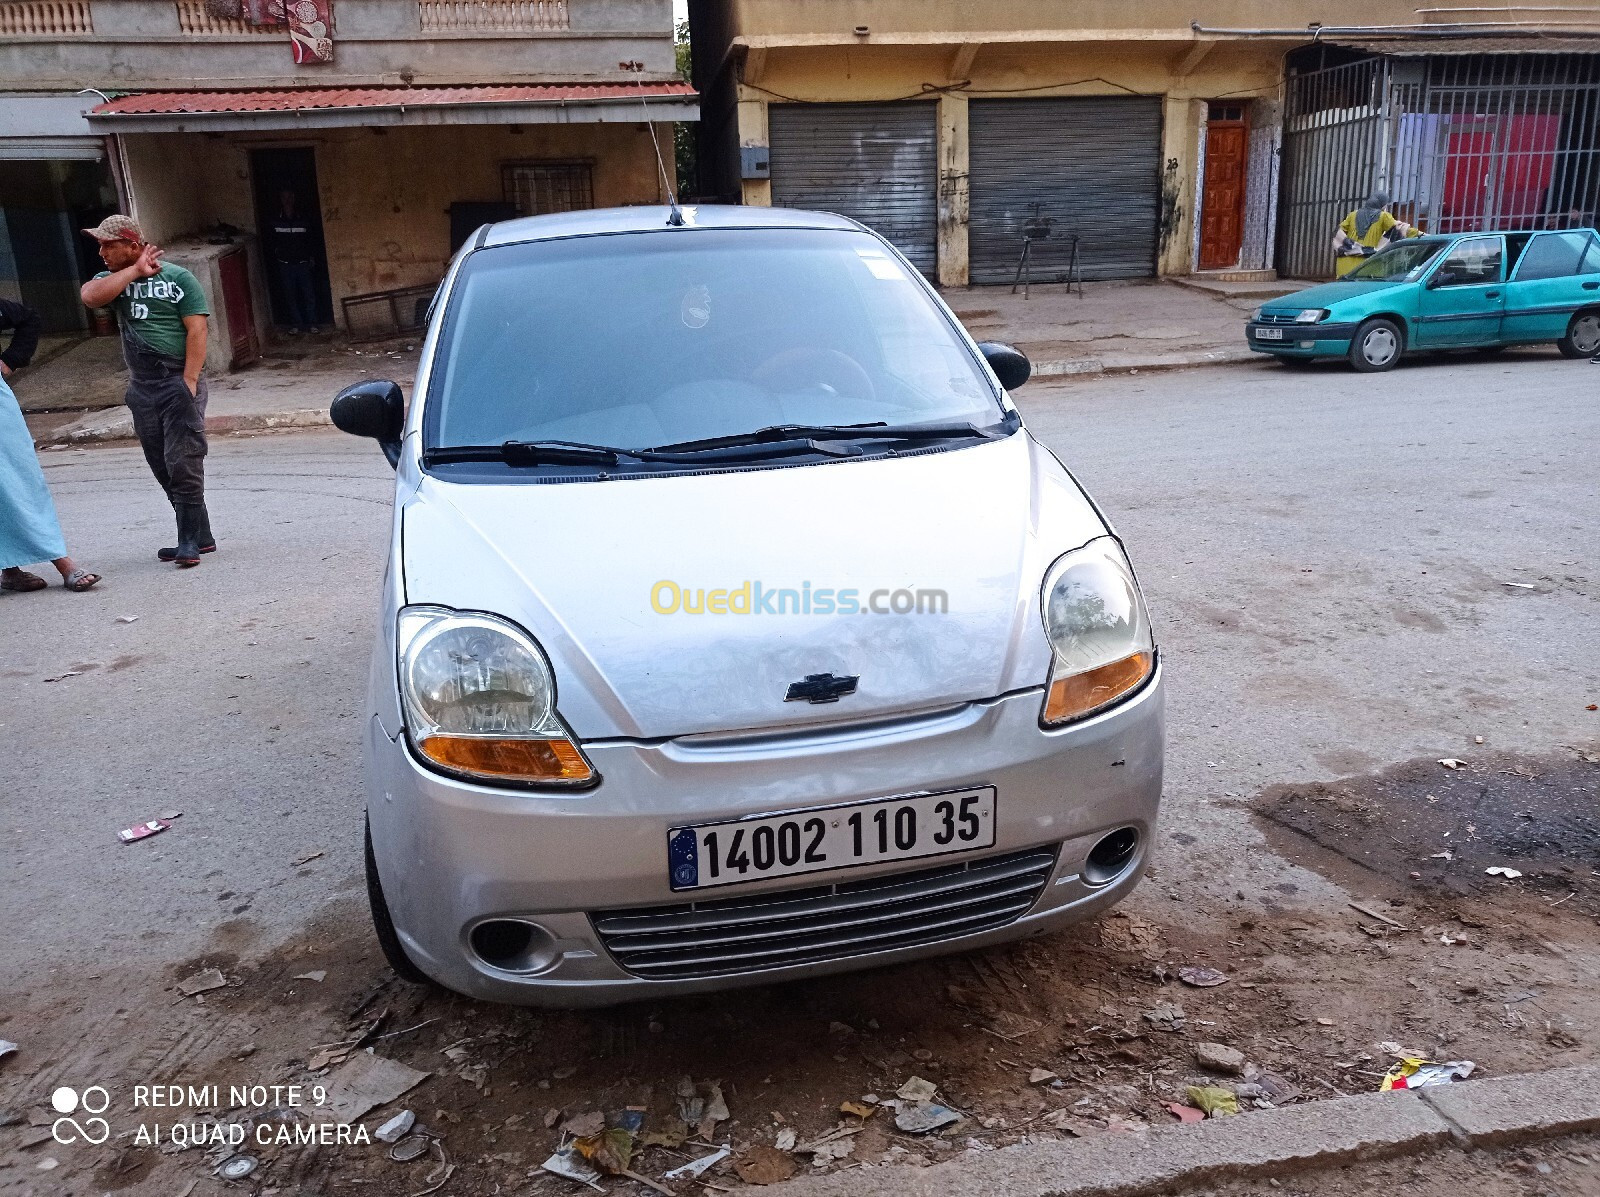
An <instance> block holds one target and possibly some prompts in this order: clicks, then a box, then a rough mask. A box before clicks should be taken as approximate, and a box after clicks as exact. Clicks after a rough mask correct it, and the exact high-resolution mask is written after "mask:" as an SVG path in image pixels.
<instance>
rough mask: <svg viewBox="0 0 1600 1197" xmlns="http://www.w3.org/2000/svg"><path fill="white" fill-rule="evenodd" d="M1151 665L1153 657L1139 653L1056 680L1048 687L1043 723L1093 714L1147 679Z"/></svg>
mask: <svg viewBox="0 0 1600 1197" xmlns="http://www.w3.org/2000/svg"><path fill="white" fill-rule="evenodd" d="M1154 663H1155V655H1154V654H1153V653H1146V652H1138V653H1134V654H1133V655H1132V656H1128V657H1123V658H1122V660H1120V661H1113V662H1111V664H1109V665H1101V666H1100V667H1099V668H1097V669H1091V670H1089V671H1088V672H1086V673H1075V674H1073V675H1072V676H1071V677H1064V678H1058V679H1057V680H1056V681H1053V682H1051V683H1050V695H1049V697H1048V698H1046V699H1045V704H1044V721H1045V722H1046V723H1065V722H1066V721H1067V720H1069V719H1080V718H1082V717H1083V716H1084V715H1089V714H1093V713H1094V712H1095V711H1098V710H1099V709H1100V708H1101V707H1103V706H1106V705H1108V704H1110V703H1113V702H1115V701H1116V700H1117V699H1119V698H1121V697H1122V696H1123V695H1124V694H1126V693H1128V691H1130V690H1132V689H1133V688H1134V687H1135V686H1137V685H1138V684H1139V683H1140V682H1142V681H1144V679H1145V678H1147V677H1149V676H1150V669H1151V667H1152V666H1153V665H1154Z"/></svg>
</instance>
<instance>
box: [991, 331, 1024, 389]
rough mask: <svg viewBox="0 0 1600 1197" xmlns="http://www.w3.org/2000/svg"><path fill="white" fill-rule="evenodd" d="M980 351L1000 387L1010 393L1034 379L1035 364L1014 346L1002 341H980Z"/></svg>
mask: <svg viewBox="0 0 1600 1197" xmlns="http://www.w3.org/2000/svg"><path fill="white" fill-rule="evenodd" d="M978 351H979V352H980V353H982V354H983V360H984V361H986V362H988V363H989V369H991V370H993V371H994V376H995V377H996V378H998V379H999V380H1000V385H1001V386H1003V387H1005V389H1006V390H1008V391H1014V390H1016V389H1017V388H1018V387H1020V386H1021V385H1022V384H1023V383H1025V382H1027V381H1028V379H1030V378H1032V377H1033V363H1032V362H1030V361H1029V360H1028V355H1027V354H1026V353H1023V352H1022V350H1020V349H1018V348H1016V347H1015V346H1013V345H1006V344H1004V343H1002V342H1000V341H979V342H978Z"/></svg>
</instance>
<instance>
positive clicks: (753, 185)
mask: <svg viewBox="0 0 1600 1197" xmlns="http://www.w3.org/2000/svg"><path fill="white" fill-rule="evenodd" d="M738 110H739V111H738V121H739V144H740V145H741V146H747V145H766V146H770V145H771V144H772V141H771V137H770V134H769V133H768V131H767V100H766V97H765V96H764V95H763V94H762V93H761V92H758V91H756V90H755V89H754V88H749V87H746V86H745V85H744V84H742V83H741V84H739V99H738ZM738 166H739V164H738V163H737V162H735V163H734V168H735V170H737V169H738ZM740 186H741V189H742V191H743V193H744V202H745V203H747V204H751V205H754V206H755V207H758V208H770V207H772V180H771V179H744V180H742V181H741V184H740Z"/></svg>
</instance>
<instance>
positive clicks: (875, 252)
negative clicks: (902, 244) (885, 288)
mask: <svg viewBox="0 0 1600 1197" xmlns="http://www.w3.org/2000/svg"><path fill="white" fill-rule="evenodd" d="M856 256H857V257H858V258H860V259H861V260H862V261H863V262H864V263H866V267H867V269H868V270H870V271H871V272H872V277H873V278H880V279H883V280H884V281H885V282H889V283H894V282H900V281H902V280H903V279H904V278H905V277H906V276H905V274H904V272H903V271H902V270H901V269H900V267H899V266H897V265H896V264H895V262H894V261H893V259H891V258H890V257H889V255H888V254H886V253H884V252H883V251H882V250H881V249H857V250H856Z"/></svg>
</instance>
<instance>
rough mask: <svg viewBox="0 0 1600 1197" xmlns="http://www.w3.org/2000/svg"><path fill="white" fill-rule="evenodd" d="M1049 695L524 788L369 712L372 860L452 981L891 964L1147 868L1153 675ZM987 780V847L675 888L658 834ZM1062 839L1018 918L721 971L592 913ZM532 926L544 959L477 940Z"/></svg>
mask: <svg viewBox="0 0 1600 1197" xmlns="http://www.w3.org/2000/svg"><path fill="white" fill-rule="evenodd" d="M1041 701H1042V693H1041V691H1040V690H1037V689H1036V690H1030V691H1025V692H1022V693H1018V694H1013V695H1008V696H1006V697H1003V698H999V699H994V700H991V701H988V702H982V703H971V704H967V705H965V706H962V707H960V708H957V709H955V710H952V711H945V712H941V713H937V714H932V715H926V716H920V717H916V718H909V719H904V720H900V721H895V722H890V723H881V724H875V725H863V726H849V727H842V728H835V729H831V730H830V729H821V730H818V729H811V730H809V731H807V732H804V733H797V734H789V735H771V736H761V737H747V738H735V737H725V738H722V739H710V738H698V739H696V738H691V739H686V740H674V741H667V742H665V743H650V742H624V741H609V742H591V743H589V744H586V745H585V750H586V751H587V752H588V753H589V756H590V759H591V760H592V761H593V763H594V765H595V768H596V769H597V770H598V771H599V773H600V775H601V777H602V779H603V780H602V782H601V784H600V785H599V786H598V787H596V788H595V789H592V790H589V791H586V792H583V793H571V792H565V793H551V792H539V793H520V792H509V791H505V790H497V789H491V788H488V787H484V786H477V785H472V784H469V783H464V782H459V781H454V780H451V779H449V778H445V777H441V776H439V775H438V774H435V773H433V772H431V771H429V770H427V769H425V768H424V767H422V766H421V765H419V764H418V763H417V761H416V760H415V758H414V757H413V756H412V754H411V752H410V750H409V748H408V747H407V745H406V742H405V738H404V736H401V737H399V738H398V739H397V740H391V739H390V738H389V737H388V736H387V735H386V734H385V732H384V731H383V729H382V727H381V725H380V723H379V721H378V720H377V719H376V718H373V719H370V720H369V721H368V731H367V763H366V777H367V787H368V810H369V817H370V820H371V829H372V841H373V851H374V856H375V859H376V861H377V865H378V874H379V877H380V878H381V881H382V884H383V889H384V892H385V896H386V897H387V899H388V904H389V909H390V914H391V916H392V918H393V920H394V924H395V928H396V931H397V932H398V934H399V937H400V940H401V942H402V943H403V944H404V946H405V949H406V951H407V953H408V954H409V955H410V957H411V959H412V960H413V961H414V962H415V963H416V964H417V966H418V967H419V968H421V969H422V970H423V971H424V972H426V973H428V974H429V975H430V976H431V977H433V978H434V979H435V980H437V981H439V982H440V983H441V984H444V985H446V986H448V987H449V988H451V989H454V990H456V991H458V992H461V993H465V994H469V995H471V996H473V997H478V998H483V999H487V1000H492V1001H502V1002H513V1003H522V1004H533V1005H548V1006H589V1005H605V1004H611V1003H616V1002H623V1001H630V1000H635V999H640V998H644V997H650V996H656V995H666V994H678V993H695V992H704V991H708V990H715V989H725V988H730V987H733V986H736V985H741V984H744V985H748V984H764V983H769V982H774V981H783V980H789V979H793V978H799V977H812V976H818V975H822V974H825V973H835V972H842V971H846V970H850V969H857V968H863V967H868V966H877V965H881V964H889V963H895V962H900V961H904V960H911V959H917V958H920V957H925V956H930V955H935V954H939V953H943V952H949V951H958V950H966V949H970V948H976V947H982V946H985V945H987V944H992V943H1000V942H1004V941H1006V940H1011V939H1017V938H1021V937H1023V936H1027V935H1034V934H1038V933H1040V932H1042V931H1046V930H1049V929H1051V928H1055V927H1059V926H1062V925H1064V924H1066V923H1069V922H1073V921H1076V920H1078V919H1082V918H1086V917H1089V916H1090V915H1093V914H1094V913H1096V912H1098V911H1100V910H1103V909H1105V908H1106V907H1108V906H1111V905H1113V904H1115V903H1116V902H1118V901H1120V900H1121V899H1122V898H1123V897H1125V896H1126V895H1127V893H1128V892H1129V891H1130V890H1131V889H1132V888H1133V886H1134V885H1135V884H1136V883H1137V881H1138V879H1139V876H1140V875H1141V874H1142V872H1143V870H1144V866H1145V863H1146V859H1147V855H1148V851H1149V845H1150V842H1151V839H1152V833H1153V831H1154V828H1155V822H1156V813H1157V807H1158V805H1159V801H1160V795H1161V775H1162V754H1163V734H1164V733H1163V716H1162V682H1161V675H1160V669H1159V666H1158V669H1157V673H1156V676H1155V677H1153V678H1152V679H1151V680H1150V682H1149V683H1148V684H1147V685H1146V686H1145V687H1144V689H1143V690H1141V691H1140V692H1139V693H1138V694H1137V695H1135V696H1134V697H1133V698H1132V699H1130V700H1128V701H1127V702H1125V703H1123V704H1122V705H1120V706H1118V707H1115V708H1113V709H1112V710H1111V711H1108V712H1106V713H1104V714H1102V715H1099V716H1096V717H1095V718H1092V719H1089V720H1086V721H1085V722H1083V723H1080V724H1075V725H1073V726H1070V727H1067V728H1064V729H1060V730H1054V731H1045V730H1042V729H1041V728H1040V726H1039V722H1038V720H1039V710H1040V705H1041ZM978 785H992V786H994V787H995V788H996V792H997V809H996V819H995V843H994V845H993V846H992V847H989V848H984V849H982V850H976V851H972V852H966V853H956V854H951V855H949V856H939V857H932V858H922V859H917V860H910V861H897V862H885V863H882V864H877V865H867V866H862V867H859V868H852V869H845V870H840V871H838V872H830V873H825V874H817V875H810V876H807V875H800V876H790V877H776V878H770V879H767V880H765V881H760V882H751V883H749V884H743V885H731V886H726V887H722V888H717V889H710V890H705V891H700V892H698V893H697V894H695V895H686V894H683V893H674V892H673V891H672V890H671V889H670V888H669V886H668V882H667V833H668V829H669V828H671V827H675V826H684V825H686V824H693V823H705V822H716V821H720V820H727V819H736V818H740V817H744V816H754V815H765V814H771V813H774V812H783V811H794V810H801V809H806V808H811V807H823V806H833V805H838V804H842V803H848V802H854V801H866V800H869V799H875V798H884V797H889V796H893V795H898V794H910V793H920V792H928V791H936V790H945V789H959V788H965V787H972V786H978ZM1119 827H1132V828H1134V829H1136V830H1137V831H1138V832H1139V847H1138V850H1137V852H1136V853H1135V855H1134V858H1133V860H1132V861H1131V862H1130V863H1129V865H1128V866H1127V868H1126V869H1125V870H1124V871H1123V872H1122V873H1121V874H1120V875H1119V876H1118V877H1117V878H1116V879H1115V880H1113V881H1111V882H1109V883H1108V884H1104V885H1101V886H1098V887H1096V886H1092V885H1090V884H1088V883H1087V882H1086V881H1085V880H1084V878H1083V876H1082V873H1083V864H1084V860H1085V858H1086V856H1087V855H1088V852H1089V850H1090V848H1092V847H1093V846H1094V844H1095V843H1096V842H1097V841H1098V840H1099V839H1100V837H1101V836H1103V835H1104V834H1106V833H1107V832H1109V831H1112V830H1115V829H1117V828H1119ZM1041 847H1043V848H1049V849H1052V850H1054V851H1055V852H1056V860H1055V865H1054V868H1053V870H1052V871H1051V872H1050V875H1049V876H1048V877H1047V878H1045V879H1044V881H1043V884H1042V888H1041V889H1040V890H1039V893H1038V896H1037V898H1036V900H1034V901H1033V903H1032V905H1031V906H1030V907H1029V908H1028V909H1027V910H1026V911H1025V912H1024V913H1023V914H1021V915H1020V916H1019V917H1017V918H1016V919H1015V921H1013V922H1010V923H1008V924H1006V925H1004V926H1001V927H995V928H990V929H987V930H983V931H981V932H979V933H975V934H956V935H955V936H954V937H952V938H949V939H941V940H939V941H938V942H935V943H923V944H920V945H918V946H913V947H901V948H893V949H889V950H879V951H869V952H866V953H862V954H853V955H848V956H844V957H840V958H835V959H829V960H826V961H822V962H813V963H806V964H801V965H797V966H790V967H780V968H770V967H769V968H763V967H752V968H751V970H750V971H748V972H739V973H736V974H733V975H721V976H715V977H695V978H688V979H674V980H646V979H643V978H642V977H639V976H636V975H634V974H632V973H630V972H628V971H627V970H625V969H624V968H623V967H622V966H621V965H619V964H618V963H617V962H616V961H615V960H614V959H613V958H612V956H611V955H610V954H609V953H608V951H607V950H606V947H605V943H604V942H603V941H602V939H601V937H600V935H599V934H598V932H597V931H596V928H595V926H594V922H593V920H592V919H591V915H598V914H600V913H603V912H606V911H616V910H625V909H631V908H638V907H647V906H652V905H661V906H669V905H681V904H683V903H685V902H686V901H687V900H688V899H689V898H691V897H698V898H700V899H701V900H702V901H706V902H711V901H720V900H724V899H729V898H740V897H744V896H747V895H764V894H777V893H781V892H784V891H791V892H792V891H797V890H804V889H810V888H813V887H817V886H829V885H834V884H846V883H849V882H855V881H860V880H864V879H870V878H874V877H887V876H891V875H897V874H904V873H911V872H917V871H919V870H923V869H926V868H929V867H930V866H938V865H948V864H952V863H960V862H962V861H966V860H972V861H978V860H984V859H987V858H990V857H997V856H1002V855H1005V854H1007V853H1014V852H1018V851H1020V850H1023V849H1030V848H1041ZM508 917H514V918H523V919H527V920H528V921H533V922H537V923H538V924H539V925H540V926H541V927H543V928H544V929H545V930H546V931H547V932H548V933H549V934H550V936H551V937H552V938H553V940H554V951H553V952H552V953H551V954H550V960H549V963H548V964H547V965H545V966H543V967H542V968H541V970H540V971H538V972H537V973H520V972H519V973H511V972H506V971H502V970H501V969H497V968H494V967H491V966H489V965H488V964H486V963H485V962H484V961H483V960H482V959H480V958H479V957H478V956H477V955H476V953H474V952H473V951H472V949H471V947H470V945H469V940H468V936H469V933H470V932H471V930H472V928H473V927H474V926H476V925H477V924H478V923H479V922H481V921H483V920H484V919H489V918H508Z"/></svg>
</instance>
